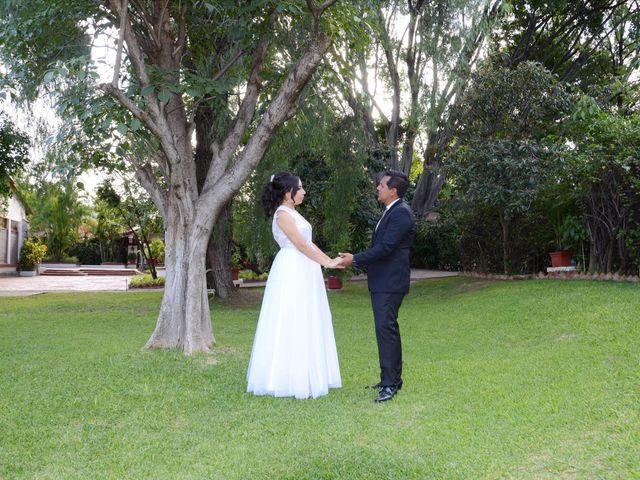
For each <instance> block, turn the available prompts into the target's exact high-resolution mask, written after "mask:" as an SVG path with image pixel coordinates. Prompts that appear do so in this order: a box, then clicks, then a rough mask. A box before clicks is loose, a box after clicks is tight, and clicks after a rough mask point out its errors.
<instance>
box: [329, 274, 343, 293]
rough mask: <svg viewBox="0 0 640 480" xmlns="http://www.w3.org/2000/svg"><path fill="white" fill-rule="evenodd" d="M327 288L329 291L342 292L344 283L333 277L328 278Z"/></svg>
mask: <svg viewBox="0 0 640 480" xmlns="http://www.w3.org/2000/svg"><path fill="white" fill-rule="evenodd" d="M327 288H328V289H329V290H340V289H341V288H342V281H341V280H340V279H339V278H338V277H335V276H333V275H329V276H328V277H327Z"/></svg>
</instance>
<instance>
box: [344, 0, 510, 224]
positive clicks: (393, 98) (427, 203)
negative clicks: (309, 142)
mask: <svg viewBox="0 0 640 480" xmlns="http://www.w3.org/2000/svg"><path fill="white" fill-rule="evenodd" d="M502 4H503V2H502V0H471V1H466V2H457V1H454V0H439V1H437V2H426V1H422V0H388V1H385V2H362V7H361V8H362V9H363V11H364V12H363V15H366V16H367V17H369V18H371V20H370V24H371V44H372V45H371V46H370V47H368V48H367V49H362V48H354V47H352V48H351V49H350V51H344V52H343V56H342V63H341V65H340V68H339V69H338V72H339V74H340V77H341V79H342V82H340V83H339V84H338V85H341V87H342V94H343V95H344V96H345V98H346V100H347V102H348V103H349V105H350V106H351V108H352V110H353V111H354V112H355V113H356V114H357V115H358V116H359V117H360V118H361V120H362V123H363V126H364V128H365V132H366V134H367V138H368V140H369V142H370V143H369V147H370V149H371V151H372V153H373V154H374V155H375V156H377V157H379V158H381V159H382V160H383V162H384V163H385V165H386V166H387V167H391V168H394V169H398V170H402V171H403V172H405V173H406V174H410V172H411V167H412V164H413V163H415V160H416V159H415V158H414V157H415V156H417V157H418V158H417V160H418V162H419V163H420V164H422V168H421V170H422V174H421V176H420V178H419V179H418V184H417V190H416V193H415V196H414V198H413V201H412V207H413V209H414V210H415V211H416V212H417V213H418V214H420V215H424V214H426V213H427V212H428V211H429V210H430V209H432V208H433V206H434V203H435V199H436V198H437V196H438V193H439V191H440V188H441V187H442V184H443V182H444V176H443V175H442V174H441V172H440V165H441V163H442V158H443V157H444V156H445V155H446V154H447V152H448V149H449V145H450V142H451V138H452V136H453V124H454V119H452V118H450V112H451V111H453V110H454V109H452V104H455V103H456V102H459V101H460V98H461V97H462V94H463V93H464V90H465V88H466V85H467V82H468V78H469V74H470V72H471V71H472V69H473V66H474V64H475V63H476V62H477V60H478V58H480V57H481V55H482V52H483V47H484V46H486V43H485V40H486V39H487V37H488V36H489V35H490V34H491V32H492V27H493V26H494V25H495V23H496V22H497V20H498V19H499V15H500V12H501V6H502ZM355 47H358V45H356V46H355ZM354 60H355V61H356V65H357V67H358V68H357V69H356V70H355V72H353V73H352V72H351V69H350V68H349V65H350V62H352V61H354ZM372 73H373V74H372ZM381 90H388V91H389V97H390V102H389V103H388V104H387V105H384V104H382V102H380V101H379V98H380V95H381Z"/></svg>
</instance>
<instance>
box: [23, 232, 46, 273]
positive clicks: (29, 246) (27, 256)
mask: <svg viewBox="0 0 640 480" xmlns="http://www.w3.org/2000/svg"><path fill="white" fill-rule="evenodd" d="M45 253H47V246H46V245H42V244H41V243H38V242H37V241H36V240H32V239H31V238H27V239H25V241H24V243H23V244H22V248H21V249H20V260H19V262H18V269H19V270H35V268H36V266H37V265H38V264H39V263H40V262H42V259H43V258H44V254H45Z"/></svg>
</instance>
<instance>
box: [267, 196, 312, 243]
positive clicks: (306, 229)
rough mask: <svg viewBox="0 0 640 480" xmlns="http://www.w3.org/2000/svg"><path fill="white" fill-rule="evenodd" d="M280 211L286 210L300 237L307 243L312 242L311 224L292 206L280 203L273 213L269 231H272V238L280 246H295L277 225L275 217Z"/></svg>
mask: <svg viewBox="0 0 640 480" xmlns="http://www.w3.org/2000/svg"><path fill="white" fill-rule="evenodd" d="M280 212H287V213H288V214H290V215H291V216H292V217H293V219H294V220H295V222H296V227H298V231H299V232H300V234H301V235H302V237H303V238H304V239H305V240H306V241H307V243H311V242H312V232H313V229H312V227H311V224H310V223H309V222H307V220H306V219H305V218H304V217H303V216H302V215H300V214H299V213H298V212H297V211H296V210H294V209H293V208H289V207H285V206H284V205H280V206H279V207H278V208H277V210H276V212H275V214H274V215H273V221H272V223H271V231H272V232H273V238H274V239H275V240H276V242H277V243H278V245H279V246H280V248H295V245H294V244H293V243H292V242H291V240H289V238H288V237H287V236H286V235H285V234H284V232H283V231H282V230H281V229H280V227H279V226H278V223H277V222H276V219H277V218H278V214H279V213H280Z"/></svg>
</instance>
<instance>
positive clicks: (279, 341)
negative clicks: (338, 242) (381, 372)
mask: <svg viewBox="0 0 640 480" xmlns="http://www.w3.org/2000/svg"><path fill="white" fill-rule="evenodd" d="M283 212H286V213H287V214H289V215H291V216H292V217H293V218H294V220H295V223H296V226H297V227H298V230H299V231H300V233H301V234H302V236H303V237H304V239H305V240H306V241H307V242H309V243H310V242H311V241H312V240H311V232H312V228H311V224H310V223H309V222H307V221H306V220H305V218H304V217H303V216H302V215H300V214H299V213H298V212H297V211H296V210H294V209H291V208H288V207H285V206H284V205H281V206H280V207H278V209H277V210H276V212H275V214H274V217H273V222H272V231H273V236H274V238H275V240H276V242H278V245H279V246H280V251H279V252H278V254H277V255H276V258H275V260H274V261H273V265H272V266H271V270H270V271H269V277H268V279H267V286H266V288H265V291H264V297H263V299H262V308H261V309H260V317H259V318H258V326H257V328H256V336H255V339H254V341H253V349H252V351H251V360H250V361H249V369H248V371H247V382H248V386H247V391H248V392H250V393H254V394H256V395H273V396H276V397H295V398H309V397H313V398H316V397H319V396H322V395H326V394H327V393H328V392H329V388H339V387H341V386H342V381H341V379H340V367H339V365H338V354H337V351H336V342H335V338H334V336H333V325H332V322H331V311H330V310H329V302H328V301H327V291H326V288H325V284H324V279H323V277H322V270H321V268H320V265H319V264H317V263H316V262H314V261H313V260H311V259H310V258H308V257H307V256H306V255H304V254H303V253H302V252H300V251H299V250H298V249H297V248H296V247H295V246H294V245H293V243H291V241H290V240H289V239H288V238H287V236H286V235H285V234H284V232H283V231H282V230H281V229H280V227H278V224H277V223H276V218H277V216H278V215H280V214H282V213H283Z"/></svg>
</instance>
